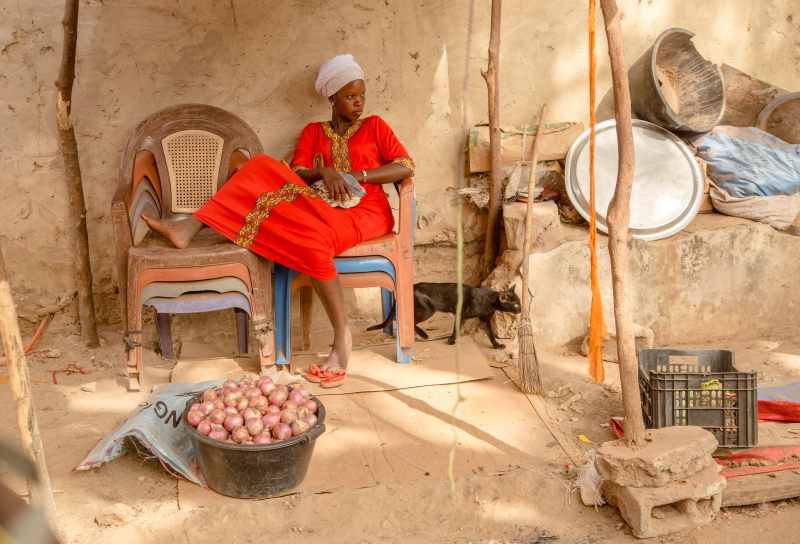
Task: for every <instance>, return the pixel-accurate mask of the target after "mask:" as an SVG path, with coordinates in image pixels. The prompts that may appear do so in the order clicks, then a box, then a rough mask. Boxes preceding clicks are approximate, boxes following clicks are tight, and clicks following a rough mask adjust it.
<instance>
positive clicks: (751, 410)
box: [639, 349, 758, 448]
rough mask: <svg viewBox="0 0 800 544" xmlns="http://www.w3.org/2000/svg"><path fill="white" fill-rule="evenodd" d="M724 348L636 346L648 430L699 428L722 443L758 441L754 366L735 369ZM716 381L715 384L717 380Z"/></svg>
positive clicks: (748, 444)
mask: <svg viewBox="0 0 800 544" xmlns="http://www.w3.org/2000/svg"><path fill="white" fill-rule="evenodd" d="M734 363H735V356H734V354H733V352H730V351H727V350H722V349H643V350H641V351H639V391H640V392H641V395H642V412H643V413H644V422H645V425H646V426H647V428H648V429H662V428H664V427H672V426H675V425H695V426H697V427H703V428H704V429H706V430H707V431H709V432H711V433H713V435H714V436H715V437H717V441H718V442H719V445H720V447H724V448H746V447H752V446H755V445H756V444H758V403H757V400H756V396H757V392H758V383H757V378H756V373H755V371H753V372H739V371H738V370H737V369H736V366H735V364H734ZM715 382H716V383H715Z"/></svg>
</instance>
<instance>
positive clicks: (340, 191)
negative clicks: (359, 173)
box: [318, 167, 353, 202]
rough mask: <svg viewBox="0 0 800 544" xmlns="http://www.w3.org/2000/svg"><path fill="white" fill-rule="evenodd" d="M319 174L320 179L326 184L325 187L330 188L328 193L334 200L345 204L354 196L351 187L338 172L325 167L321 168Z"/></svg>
mask: <svg viewBox="0 0 800 544" xmlns="http://www.w3.org/2000/svg"><path fill="white" fill-rule="evenodd" d="M318 172H319V175H320V179H321V180H322V182H323V183H324V184H325V187H327V188H328V192H330V195H331V198H332V199H333V200H338V201H339V202H344V201H345V200H346V199H348V198H350V197H352V196H353V193H352V191H351V190H350V186H349V185H347V182H346V181H345V180H344V178H343V177H342V176H340V175H339V173H338V172H337V171H336V170H334V169H333V168H330V167H324V168H320V169H319V170H318Z"/></svg>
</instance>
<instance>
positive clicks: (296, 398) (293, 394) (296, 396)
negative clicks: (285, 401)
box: [289, 389, 306, 406]
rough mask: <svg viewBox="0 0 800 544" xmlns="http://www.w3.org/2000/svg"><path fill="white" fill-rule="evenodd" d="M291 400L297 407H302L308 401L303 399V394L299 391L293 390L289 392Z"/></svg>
mask: <svg viewBox="0 0 800 544" xmlns="http://www.w3.org/2000/svg"><path fill="white" fill-rule="evenodd" d="M289 400H290V401H292V402H294V403H295V404H296V405H297V406H302V405H303V402H304V401H305V400H306V399H304V398H303V393H301V392H300V391H298V390H297V389H292V390H291V391H290V392H289Z"/></svg>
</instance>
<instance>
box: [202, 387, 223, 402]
mask: <svg viewBox="0 0 800 544" xmlns="http://www.w3.org/2000/svg"><path fill="white" fill-rule="evenodd" d="M218 396H219V394H218V393H217V391H216V390H214V389H206V390H205V391H203V400H214V399H216V398H217V397H218Z"/></svg>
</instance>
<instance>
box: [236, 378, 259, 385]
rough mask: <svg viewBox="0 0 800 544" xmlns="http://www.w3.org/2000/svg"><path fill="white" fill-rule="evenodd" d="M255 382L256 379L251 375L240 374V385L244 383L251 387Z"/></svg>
mask: <svg viewBox="0 0 800 544" xmlns="http://www.w3.org/2000/svg"><path fill="white" fill-rule="evenodd" d="M255 384H256V381H255V379H253V377H252V376H242V379H241V380H239V385H240V387H244V386H245V385H246V386H248V387H253V386H254V385H255Z"/></svg>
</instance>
